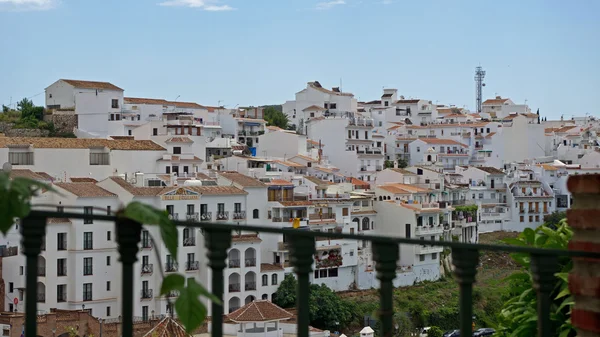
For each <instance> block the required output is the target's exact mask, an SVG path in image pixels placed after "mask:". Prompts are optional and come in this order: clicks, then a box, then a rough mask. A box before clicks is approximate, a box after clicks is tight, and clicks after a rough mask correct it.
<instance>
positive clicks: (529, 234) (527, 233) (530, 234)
mask: <svg viewBox="0 0 600 337" xmlns="http://www.w3.org/2000/svg"><path fill="white" fill-rule="evenodd" d="M521 235H522V236H523V238H524V239H525V242H526V243H527V244H528V245H533V243H534V241H535V232H534V231H533V229H531V228H525V230H524V231H523V233H522V234H521Z"/></svg>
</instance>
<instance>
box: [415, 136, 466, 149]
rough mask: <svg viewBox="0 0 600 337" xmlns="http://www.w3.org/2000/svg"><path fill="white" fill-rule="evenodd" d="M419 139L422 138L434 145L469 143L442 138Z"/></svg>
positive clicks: (461, 144)
mask: <svg viewBox="0 0 600 337" xmlns="http://www.w3.org/2000/svg"><path fill="white" fill-rule="evenodd" d="M419 140H422V141H423V142H425V143H427V144H434V145H459V146H462V147H468V146H467V145H465V144H463V143H459V142H457V141H455V140H453V139H440V138H419Z"/></svg>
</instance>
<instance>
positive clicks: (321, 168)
mask: <svg viewBox="0 0 600 337" xmlns="http://www.w3.org/2000/svg"><path fill="white" fill-rule="evenodd" d="M313 169H315V170H317V171H321V172H325V173H332V174H333V173H334V170H332V169H329V168H327V167H323V166H313Z"/></svg>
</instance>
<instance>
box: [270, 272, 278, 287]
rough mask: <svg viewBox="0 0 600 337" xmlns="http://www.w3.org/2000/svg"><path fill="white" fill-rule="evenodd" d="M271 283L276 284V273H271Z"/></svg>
mask: <svg viewBox="0 0 600 337" xmlns="http://www.w3.org/2000/svg"><path fill="white" fill-rule="evenodd" d="M271 285H272V286H276V285H277V274H273V275H271Z"/></svg>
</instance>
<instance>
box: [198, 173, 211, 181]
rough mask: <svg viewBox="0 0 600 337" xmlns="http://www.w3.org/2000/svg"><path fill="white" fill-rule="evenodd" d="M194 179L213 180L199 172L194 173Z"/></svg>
mask: <svg viewBox="0 0 600 337" xmlns="http://www.w3.org/2000/svg"><path fill="white" fill-rule="evenodd" d="M196 178H198V179H200V180H215V179H214V178H211V177H209V176H208V175H206V174H204V173H201V172H196Z"/></svg>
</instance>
